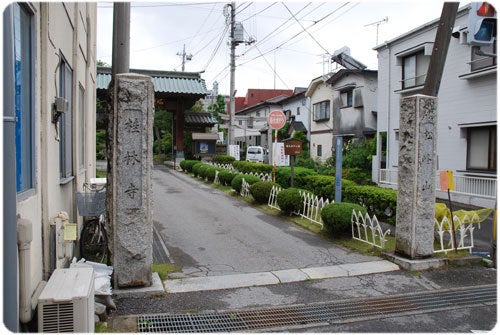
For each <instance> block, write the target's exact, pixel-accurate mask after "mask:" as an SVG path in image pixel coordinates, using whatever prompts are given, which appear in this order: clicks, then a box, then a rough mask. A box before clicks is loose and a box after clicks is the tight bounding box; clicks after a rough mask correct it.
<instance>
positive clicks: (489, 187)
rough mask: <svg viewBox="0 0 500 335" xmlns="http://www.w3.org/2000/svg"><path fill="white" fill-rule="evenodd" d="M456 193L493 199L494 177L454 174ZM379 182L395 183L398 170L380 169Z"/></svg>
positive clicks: (437, 177)
mask: <svg viewBox="0 0 500 335" xmlns="http://www.w3.org/2000/svg"><path fill="white" fill-rule="evenodd" d="M453 180H454V182H455V191H454V192H456V193H460V194H464V195H471V196H481V197H485V198H491V199H494V198H496V196H497V180H496V178H482V177H472V176H463V175H454V176H453ZM379 183H383V184H389V185H397V184H398V170H390V169H381V170H380V174H379ZM436 183H437V184H436V188H437V189H439V175H437V176H436Z"/></svg>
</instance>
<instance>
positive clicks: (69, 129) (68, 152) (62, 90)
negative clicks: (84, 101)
mask: <svg viewBox="0 0 500 335" xmlns="http://www.w3.org/2000/svg"><path fill="white" fill-rule="evenodd" d="M59 96H61V97H63V98H65V99H66V100H68V110H67V111H66V112H65V113H62V114H61V118H60V119H59V171H60V173H61V175H60V176H61V179H62V180H63V182H64V180H65V179H68V178H70V177H71V176H73V117H72V114H73V113H72V111H73V101H72V97H73V71H72V70H71V68H70V67H69V65H68V63H67V62H66V60H65V59H64V58H62V57H61V64H60V65H59Z"/></svg>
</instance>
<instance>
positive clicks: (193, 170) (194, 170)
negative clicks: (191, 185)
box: [191, 161, 205, 177]
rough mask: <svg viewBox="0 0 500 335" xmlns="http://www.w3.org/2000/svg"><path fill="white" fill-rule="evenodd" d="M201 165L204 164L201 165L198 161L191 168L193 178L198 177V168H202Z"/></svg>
mask: <svg viewBox="0 0 500 335" xmlns="http://www.w3.org/2000/svg"><path fill="white" fill-rule="evenodd" d="M203 165H205V163H202V162H200V161H198V163H196V164H194V165H193V167H192V168H191V170H192V172H193V174H194V176H195V177H198V169H199V168H200V167H202V166H203Z"/></svg>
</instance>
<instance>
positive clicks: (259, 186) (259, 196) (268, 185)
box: [250, 181, 279, 204]
mask: <svg viewBox="0 0 500 335" xmlns="http://www.w3.org/2000/svg"><path fill="white" fill-rule="evenodd" d="M273 186H279V185H278V184H277V183H273V182H272V181H258V182H256V183H255V184H253V185H252V186H250V194H251V195H252V197H253V198H254V199H255V201H257V202H258V203H260V204H267V202H268V201H269V194H271V189H272V188H273Z"/></svg>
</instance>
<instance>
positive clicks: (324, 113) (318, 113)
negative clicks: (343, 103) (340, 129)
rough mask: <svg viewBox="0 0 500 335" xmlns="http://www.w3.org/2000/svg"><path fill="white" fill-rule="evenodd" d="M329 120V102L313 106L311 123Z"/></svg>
mask: <svg viewBox="0 0 500 335" xmlns="http://www.w3.org/2000/svg"><path fill="white" fill-rule="evenodd" d="M329 119H330V100H326V101H322V102H318V103H316V104H314V105H313V121H324V120H329Z"/></svg>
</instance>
